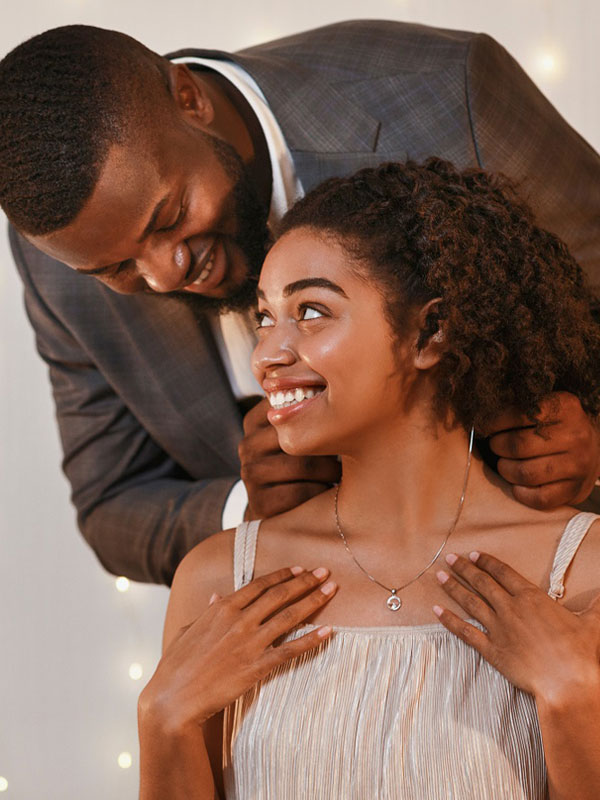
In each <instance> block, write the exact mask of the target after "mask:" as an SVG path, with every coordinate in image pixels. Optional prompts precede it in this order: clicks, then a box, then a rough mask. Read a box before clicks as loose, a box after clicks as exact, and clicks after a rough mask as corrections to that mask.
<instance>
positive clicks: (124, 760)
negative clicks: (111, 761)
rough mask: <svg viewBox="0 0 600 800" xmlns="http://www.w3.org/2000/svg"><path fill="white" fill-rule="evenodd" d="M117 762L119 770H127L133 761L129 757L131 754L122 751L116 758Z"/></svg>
mask: <svg viewBox="0 0 600 800" xmlns="http://www.w3.org/2000/svg"><path fill="white" fill-rule="evenodd" d="M117 762H118V764H119V766H120V767H121V769H129V767H130V766H131V765H132V764H133V759H132V757H131V753H128V752H127V751H124V752H123V753H119V757H118V758H117Z"/></svg>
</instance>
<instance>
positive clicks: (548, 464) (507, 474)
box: [496, 453, 576, 486]
mask: <svg viewBox="0 0 600 800" xmlns="http://www.w3.org/2000/svg"><path fill="white" fill-rule="evenodd" d="M496 468H497V470H498V472H499V473H500V475H502V477H503V478H504V480H505V481H508V482H509V483H512V484H515V485H516V486H543V485H545V484H546V483H555V482H556V481H571V480H573V475H574V474H575V472H576V465H575V464H574V463H573V459H572V457H571V455H570V454H569V453H563V454H561V455H553V456H538V457H537V458H527V459H522V460H520V459H510V458H500V459H498V464H497V467H496Z"/></svg>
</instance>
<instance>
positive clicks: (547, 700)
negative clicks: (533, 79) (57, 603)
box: [140, 160, 600, 800]
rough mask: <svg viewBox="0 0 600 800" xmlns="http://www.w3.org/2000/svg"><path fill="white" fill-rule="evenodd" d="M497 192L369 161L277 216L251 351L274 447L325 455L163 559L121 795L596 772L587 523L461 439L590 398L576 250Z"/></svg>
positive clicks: (593, 612)
mask: <svg viewBox="0 0 600 800" xmlns="http://www.w3.org/2000/svg"><path fill="white" fill-rule="evenodd" d="M509 194H510V192H509V189H508V188H507V187H504V189H503V187H502V185H501V184H500V182H499V181H497V180H496V179H493V178H491V177H489V176H487V175H485V173H483V172H481V171H468V172H464V173H459V172H457V171H456V170H454V169H453V168H452V167H451V165H449V164H447V163H445V162H442V161H439V160H430V161H429V162H427V163H426V164H425V165H423V166H416V165H414V164H407V165H393V164H389V165H384V166H382V167H379V168H377V169H374V170H363V171H361V172H360V173H358V174H357V175H355V176H353V177H351V178H348V179H335V180H331V181H329V182H327V183H326V184H324V185H322V186H321V187H319V188H318V189H316V190H314V191H313V192H312V193H311V194H310V195H308V196H307V197H306V198H305V199H304V200H302V201H301V202H300V203H299V204H297V205H296V206H295V207H294V209H292V211H291V212H290V213H289V214H288V216H287V217H286V218H285V220H284V222H283V225H282V233H281V237H280V239H279V240H278V242H277V243H276V244H275V246H274V247H273V248H272V250H271V252H270V253H269V255H268V257H267V259H266V262H265V265H264V267H263V271H262V273H261V277H260V282H259V288H258V296H259V310H258V315H257V324H258V335H259V343H258V345H257V347H256V350H255V353H254V364H253V367H254V370H255V374H256V376H257V378H258V379H259V380H260V382H261V383H262V385H263V388H264V390H265V392H266V393H267V395H268V396H269V399H270V402H271V406H272V408H271V410H270V412H269V419H270V422H271V423H272V424H273V425H274V426H275V427H276V430H277V433H278V437H279V442H280V444H281V446H282V448H283V449H284V450H285V451H286V452H288V453H295V454H317V455H318V454H332V453H333V454H340V456H341V461H342V481H341V483H340V485H339V486H338V487H334V488H332V489H331V491H328V492H325V493H324V494H321V495H319V496H317V497H315V498H313V499H312V500H310V501H308V502H307V503H305V504H303V505H302V506H300V507H298V508H296V509H294V510H292V511H290V512H287V513H285V514H282V515H280V516H278V517H274V518H272V519H269V520H266V521H264V522H263V523H262V524H260V534H259V535H258V539H257V538H256V537H257V529H258V526H257V524H255V523H253V524H250V525H243V526H240V528H239V529H238V530H237V532H236V531H225V532H222V533H220V534H218V535H216V536H215V537H212V538H211V539H209V540H207V541H205V542H203V543H202V544H201V545H199V546H198V547H197V548H196V549H195V550H194V551H192V552H191V553H190V554H189V555H188V556H187V557H186V559H185V560H184V561H183V563H182V565H181V567H180V568H179V570H178V573H177V576H176V579H175V583H174V585H173V591H172V596H171V601H170V606H169V611H168V615H167V621H166V627H165V651H164V656H163V659H162V660H161V662H160V664H159V666H158V668H157V671H156V673H155V675H154V677H153V678H152V680H151V681H150V683H149V684H148V686H147V687H146V689H145V690H144V692H143V693H142V696H141V699H140V736H141V753H142V798H154V797H157V798H158V797H160V798H164V797H169V798H179V797H182V798H183V797H185V798H193V797H199V798H200V797H201V798H210V797H213V795H214V796H220V797H227V798H277V800H285V799H286V798H294V799H295V800H297V798H334V797H335V798H344V799H346V798H357V799H358V798H360V799H361V800H362V799H363V798H427V800H432V799H435V798H448V797H454V798H459V799H460V800H462V799H463V798H477V800H481V799H482V798H511V800H512V799H513V798H536V799H537V798H543V797H546V796H548V793H549V797H550V798H551V800H559V799H562V798H567V797H568V798H569V800H575V798H577V800H581V799H582V798H592V797H598V796H599V793H600V766H599V765H600V733H599V729H600V726H599V725H598V720H599V719H600V664H599V655H600V605H599V604H592V600H593V598H594V597H595V595H596V594H597V592H598V589H599V588H600V580H599V579H598V575H597V568H596V564H597V563H598V558H599V557H600V539H599V536H598V532H597V530H596V528H597V527H598V526H597V525H595V524H593V522H594V518H593V517H592V515H583V516H581V515H580V516H578V517H576V518H575V519H574V520H573V519H572V518H573V516H574V510H573V509H571V508H561V509H558V510H556V511H553V512H540V511H535V510H533V509H530V508H526V507H525V506H523V505H521V504H519V503H517V502H516V501H515V500H514V499H513V498H512V495H511V493H510V491H509V490H508V489H507V485H506V484H505V483H504V481H503V480H502V479H501V478H500V477H499V476H498V475H497V474H495V473H494V472H493V471H491V470H490V469H489V468H488V467H487V466H486V465H485V463H484V462H483V461H482V459H481V458H480V456H479V455H478V453H477V452H473V453H471V446H472V433H473V429H474V431H475V432H476V433H477V434H481V435H485V431H486V425H487V423H488V421H489V420H491V419H493V418H494V417H497V416H498V414H499V412H500V411H501V410H502V409H505V408H508V407H510V406H515V407H517V408H518V409H520V411H521V412H522V413H523V414H524V415H526V416H527V417H529V418H530V419H531V420H532V424H533V416H534V414H535V412H536V408H537V404H538V402H539V401H540V399H541V398H542V397H543V396H545V395H546V394H548V393H549V392H550V391H560V390H564V391H570V392H573V393H575V394H577V395H578V397H579V398H580V400H581V402H582V404H583V405H584V407H585V408H586V409H587V410H588V412H589V413H591V414H597V412H598V410H599V408H600V398H599V385H598V380H597V378H596V365H597V359H598V355H599V354H600V339H599V333H598V329H597V327H596V326H595V325H594V323H593V322H592V320H591V318H590V314H589V302H588V301H589V298H588V295H587V293H586V290H585V289H584V287H583V285H582V278H581V273H580V271H579V269H578V268H577V266H576V264H575V263H574V261H573V260H572V259H571V258H570V256H569V255H568V253H567V252H566V250H565V248H564V247H563V246H562V245H561V244H560V243H559V242H558V241H557V240H556V239H555V238H554V237H553V236H551V235H550V234H548V233H545V232H543V231H541V230H539V229H538V228H536V227H535V225H534V224H533V222H532V221H531V218H530V214H529V212H528V211H527V210H526V209H524V208H523V207H522V206H521V205H520V204H519V203H518V201H516V200H515V199H514V198H513V199H509ZM540 435H543V431H540ZM586 534H587V535H586ZM255 548H256V549H255ZM577 549H578V553H577V557H576V558H574V555H575V551H576V550H577ZM294 564H296V565H298V566H296V567H287V566H285V565H294ZM232 565H233V566H232ZM507 565H510V567H509V566H507ZM567 569H568V570H569V573H568V580H567V579H566V577H565V576H566V572H567ZM232 572H233V573H234V574H233V575H232ZM253 576H254V579H253ZM257 576H258V577H257ZM232 588H234V589H235V591H234V592H233V593H232ZM549 590H550V592H551V597H549V596H548V591H549ZM588 606H589V608H588ZM434 614H435V615H437V618H438V619H436V616H434ZM432 620H433V621H432ZM273 643H275V646H272V645H273ZM515 687H516V688H515ZM224 709H225V711H223V710H224ZM542 740H543V748H542ZM544 754H545V759H544ZM546 769H547V773H546Z"/></svg>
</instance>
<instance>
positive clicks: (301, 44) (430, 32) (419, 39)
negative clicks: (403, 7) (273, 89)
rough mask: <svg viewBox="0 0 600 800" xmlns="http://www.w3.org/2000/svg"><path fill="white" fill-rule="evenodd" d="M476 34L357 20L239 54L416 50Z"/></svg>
mask: <svg viewBox="0 0 600 800" xmlns="http://www.w3.org/2000/svg"><path fill="white" fill-rule="evenodd" d="M477 35H478V34H475V33H472V32H469V31H459V30H451V29H448V28H436V27H432V26H430V25H421V24H419V23H414V22H400V21H397V20H378V19H367V20H363V19H357V20H346V21H344V22H335V23H332V24H331V25H324V26H322V27H319V28H311V29H309V30H307V31H301V32H299V33H295V34H292V35H290V36H284V37H282V38H280V39H274V40H272V41H268V42H264V43H262V44H258V45H253V46H252V47H248V48H244V49H243V50H240V51H239V53H240V54H246V55H252V54H255V53H256V54H258V53H268V52H269V51H281V50H288V51H293V50H298V49H303V48H315V49H319V48H320V47H322V46H324V45H327V47H334V48H335V47H336V46H340V47H348V46H352V45H357V44H362V45H364V44H365V43H367V44H368V43H369V42H371V43H372V44H373V46H374V47H377V48H379V49H381V48H384V49H385V48H386V47H387V46H389V47H391V48H394V47H397V46H398V44H399V43H407V44H410V45H412V46H413V47H414V48H415V50H418V48H419V47H420V46H421V45H423V44H424V43H428V42H436V43H438V44H439V45H445V46H446V47H452V46H457V45H459V46H460V45H462V44H464V43H467V42H469V41H470V40H471V39H472V38H473V37H475V36H477Z"/></svg>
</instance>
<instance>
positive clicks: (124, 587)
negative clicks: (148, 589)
mask: <svg viewBox="0 0 600 800" xmlns="http://www.w3.org/2000/svg"><path fill="white" fill-rule="evenodd" d="M115 586H116V587H117V591H118V592H128V591H129V587H130V586H131V584H130V582H129V578H125V577H123V576H121V577H120V578H117V580H116V581H115Z"/></svg>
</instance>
